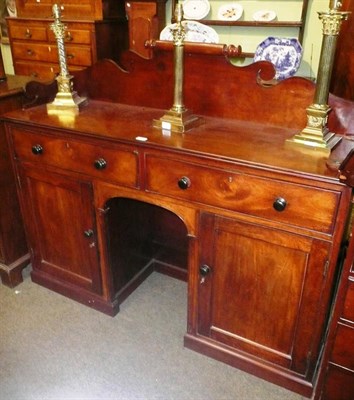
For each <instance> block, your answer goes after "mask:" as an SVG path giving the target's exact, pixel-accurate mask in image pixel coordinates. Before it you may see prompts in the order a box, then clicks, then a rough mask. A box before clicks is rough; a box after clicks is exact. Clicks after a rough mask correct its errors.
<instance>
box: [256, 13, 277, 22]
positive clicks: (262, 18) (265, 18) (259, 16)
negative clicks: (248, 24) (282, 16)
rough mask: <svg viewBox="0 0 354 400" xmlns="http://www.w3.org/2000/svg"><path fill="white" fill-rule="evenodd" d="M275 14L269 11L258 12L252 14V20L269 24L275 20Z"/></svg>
mask: <svg viewBox="0 0 354 400" xmlns="http://www.w3.org/2000/svg"><path fill="white" fill-rule="evenodd" d="M276 17H277V14H276V13H275V12H274V11H271V10H259V11H257V12H255V13H254V14H253V19H254V20H255V21H259V22H270V21H273V20H275V18H276Z"/></svg>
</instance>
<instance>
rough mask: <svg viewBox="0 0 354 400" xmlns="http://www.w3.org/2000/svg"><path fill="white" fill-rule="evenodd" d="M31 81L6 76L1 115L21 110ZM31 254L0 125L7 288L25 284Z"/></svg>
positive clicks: (2, 262) (1, 264)
mask: <svg viewBox="0 0 354 400" xmlns="http://www.w3.org/2000/svg"><path fill="white" fill-rule="evenodd" d="M27 82H28V78H25V77H16V76H7V77H6V79H5V80H3V81H2V82H0V114H1V115H2V114H4V113H6V112H8V111H12V110H15V109H18V108H21V107H22V103H23V99H24V86H25V85H26V83H27ZM28 263H29V253H28V250H27V243H26V237H25V232H24V229H23V222H22V217H21V213H20V207H19V202H18V198H17V192H16V183H15V176H14V174H13V171H12V167H11V161H10V158H9V154H8V146H7V141H6V135H5V129H4V124H3V123H2V122H0V277H1V281H2V283H3V284H4V285H7V286H9V287H14V286H16V285H18V284H19V283H20V282H22V270H23V268H24V267H26V266H27V265H28Z"/></svg>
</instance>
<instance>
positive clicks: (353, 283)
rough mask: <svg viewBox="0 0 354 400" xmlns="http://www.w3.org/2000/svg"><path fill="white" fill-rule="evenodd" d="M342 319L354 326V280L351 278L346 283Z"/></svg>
mask: <svg viewBox="0 0 354 400" xmlns="http://www.w3.org/2000/svg"><path fill="white" fill-rule="evenodd" d="M342 317H343V318H344V319H347V320H348V321H350V322H352V323H353V324H354V278H352V277H351V278H350V279H349V282H348V290H347V293H346V295H345V301H344V307H343V315H342ZM353 346H354V341H353Z"/></svg>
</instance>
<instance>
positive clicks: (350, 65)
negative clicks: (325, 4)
mask: <svg viewBox="0 0 354 400" xmlns="http://www.w3.org/2000/svg"><path fill="white" fill-rule="evenodd" d="M342 3H343V6H342V11H350V12H351V14H350V15H349V17H348V21H344V22H343V24H342V28H341V31H340V34H339V37H338V42H337V50H336V57H335V60H334V65H333V74H332V81H331V86H330V91H331V92H332V93H333V94H335V95H337V96H340V97H343V98H345V99H349V100H354V42H353V37H354V15H353V14H354V1H353V0H343V1H342Z"/></svg>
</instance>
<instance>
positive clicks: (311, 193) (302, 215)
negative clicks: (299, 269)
mask: <svg viewBox="0 0 354 400" xmlns="http://www.w3.org/2000/svg"><path fill="white" fill-rule="evenodd" d="M183 177H185V178H186V179H185V180H186V181H188V183H187V184H185V188H184V189H181V188H180V187H179V185H181V186H182V187H183V182H181V179H182V178H183ZM146 190H148V191H150V192H155V193H160V194H163V195H166V196H172V197H177V198H180V199H185V200H187V201H194V202H198V203H203V204H207V205H211V206H216V207H221V208H224V209H228V210H231V211H237V212H240V213H245V214H250V215H254V216H257V217H262V218H267V219H272V220H276V221H279V222H282V223H286V224H291V225H295V226H300V227H304V228H308V229H312V230H317V231H320V232H326V233H330V232H332V229H333V224H334V220H335V216H336V212H337V206H338V201H339V193H337V192H332V191H326V190H321V189H317V188H314V187H308V186H303V185H296V184H291V183H287V182H282V181H276V180H271V179H266V178H260V177H255V176H250V175H245V174H242V173H236V172H234V171H230V172H229V171H225V170H221V169H220V170H219V169H214V168H208V167H204V166H201V165H196V164H192V163H185V162H179V161H175V160H172V159H165V158H159V157H155V156H153V155H149V154H147V155H146ZM281 199H284V200H285V202H286V205H285V208H284V209H283V210H282V208H283V205H284V203H283V201H282V200H281ZM275 202H277V203H276V204H275V205H274V203H275ZM275 207H276V208H277V209H278V210H279V211H278V210H276V209H275Z"/></svg>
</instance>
